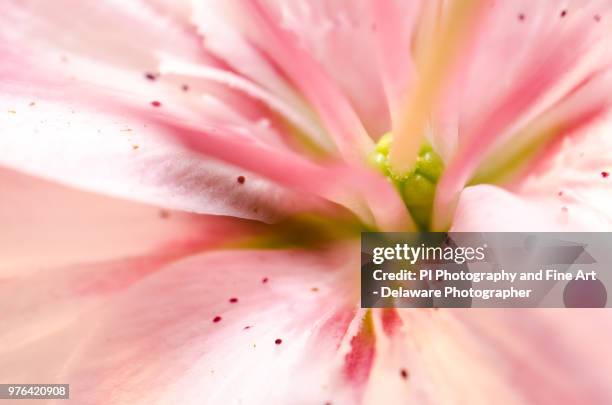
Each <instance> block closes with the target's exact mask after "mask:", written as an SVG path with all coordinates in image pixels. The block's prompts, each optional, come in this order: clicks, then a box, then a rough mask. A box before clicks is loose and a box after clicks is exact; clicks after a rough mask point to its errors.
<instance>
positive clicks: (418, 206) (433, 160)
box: [369, 132, 444, 230]
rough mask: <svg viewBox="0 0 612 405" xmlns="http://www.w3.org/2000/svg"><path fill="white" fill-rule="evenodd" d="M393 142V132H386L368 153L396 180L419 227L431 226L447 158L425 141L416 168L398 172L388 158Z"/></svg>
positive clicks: (375, 162)
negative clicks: (439, 181)
mask: <svg viewBox="0 0 612 405" xmlns="http://www.w3.org/2000/svg"><path fill="white" fill-rule="evenodd" d="M392 143H393V135H392V134H391V133H390V132H389V133H386V134H385V135H383V136H382V137H381V138H380V140H379V141H378V143H377V144H376V147H375V148H374V151H373V153H372V154H371V155H370V157H369V160H370V164H371V165H372V166H374V167H375V168H376V169H378V170H379V171H380V172H381V173H383V174H384V175H385V176H386V177H387V178H388V179H389V180H391V181H392V182H393V184H394V185H395V187H396V188H397V190H398V192H399V193H400V195H401V196H402V199H403V200H404V204H406V207H407V208H408V211H410V215H412V218H413V219H414V221H415V222H416V224H417V225H418V226H419V228H420V229H421V230H428V229H429V228H430V223H431V213H432V209H433V202H434V197H435V193H436V185H437V183H438V179H439V178H440V176H441V175H442V171H443V170H444V162H443V161H442V158H440V155H438V154H437V153H436V152H435V151H434V150H433V148H432V147H431V145H429V144H425V145H423V146H422V147H421V149H420V150H419V155H418V157H417V160H416V163H415V165H414V168H413V169H412V170H411V171H409V172H408V173H406V174H405V175H402V176H397V175H395V174H394V173H393V171H392V170H390V168H389V162H388V157H389V150H390V149H391V144H392Z"/></svg>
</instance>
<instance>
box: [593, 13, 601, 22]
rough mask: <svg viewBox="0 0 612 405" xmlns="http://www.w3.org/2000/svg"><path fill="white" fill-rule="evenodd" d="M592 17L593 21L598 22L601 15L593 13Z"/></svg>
mask: <svg viewBox="0 0 612 405" xmlns="http://www.w3.org/2000/svg"><path fill="white" fill-rule="evenodd" d="M593 18H594V19H595V22H599V21H600V20H601V16H600V15H599V14H595V15H594V16H593Z"/></svg>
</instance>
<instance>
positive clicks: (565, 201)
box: [451, 116, 612, 232]
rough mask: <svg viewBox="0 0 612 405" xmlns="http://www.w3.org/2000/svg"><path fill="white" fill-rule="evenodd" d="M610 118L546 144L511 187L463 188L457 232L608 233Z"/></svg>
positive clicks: (611, 216) (610, 217) (611, 222)
mask: <svg viewBox="0 0 612 405" xmlns="http://www.w3.org/2000/svg"><path fill="white" fill-rule="evenodd" d="M611 122H612V120H611V119H610V117H609V116H607V117H606V118H605V119H600V120H599V121H597V122H596V123H594V124H592V125H590V126H588V127H586V128H583V129H582V130H581V131H577V132H576V133H573V134H570V135H568V136H566V137H565V138H563V139H561V140H559V142H557V143H556V144H555V145H554V146H552V147H550V148H548V150H547V151H546V153H545V154H544V155H543V156H541V157H540V158H539V159H538V160H537V161H536V162H534V164H533V165H532V167H531V168H530V170H529V171H527V172H526V174H525V175H524V177H522V178H521V179H519V180H517V181H516V182H515V183H514V184H513V185H512V187H511V188H510V190H511V191H506V190H503V189H501V188H498V187H495V186H489V185H478V186H472V187H468V188H466V189H465V190H464V191H463V192H462V193H461V196H460V199H459V204H458V206H457V211H456V213H455V217H454V219H453V226H452V228H451V229H452V230H456V231H500V232H501V231H607V230H609V229H610V226H612V211H611V210H610V205H609V204H608V202H609V201H610V199H611V198H612V186H611V185H610V182H609V180H610V178H609V175H610V173H611V172H612V158H611V157H610V156H609V153H608V152H609V151H610V148H612V144H611V139H610V136H609V133H610V126H611Z"/></svg>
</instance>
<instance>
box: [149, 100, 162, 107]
mask: <svg viewBox="0 0 612 405" xmlns="http://www.w3.org/2000/svg"><path fill="white" fill-rule="evenodd" d="M151 105H152V106H153V107H161V103H160V102H159V101H157V100H155V101H151Z"/></svg>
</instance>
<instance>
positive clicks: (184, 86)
mask: <svg viewBox="0 0 612 405" xmlns="http://www.w3.org/2000/svg"><path fill="white" fill-rule="evenodd" d="M181 90H183V91H189V86H188V85H186V84H183V85H182V86H181Z"/></svg>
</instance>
